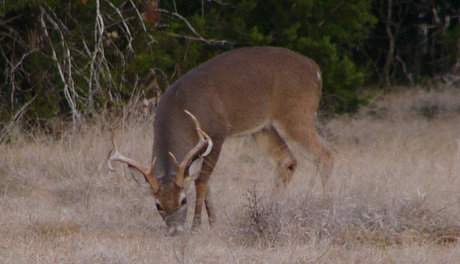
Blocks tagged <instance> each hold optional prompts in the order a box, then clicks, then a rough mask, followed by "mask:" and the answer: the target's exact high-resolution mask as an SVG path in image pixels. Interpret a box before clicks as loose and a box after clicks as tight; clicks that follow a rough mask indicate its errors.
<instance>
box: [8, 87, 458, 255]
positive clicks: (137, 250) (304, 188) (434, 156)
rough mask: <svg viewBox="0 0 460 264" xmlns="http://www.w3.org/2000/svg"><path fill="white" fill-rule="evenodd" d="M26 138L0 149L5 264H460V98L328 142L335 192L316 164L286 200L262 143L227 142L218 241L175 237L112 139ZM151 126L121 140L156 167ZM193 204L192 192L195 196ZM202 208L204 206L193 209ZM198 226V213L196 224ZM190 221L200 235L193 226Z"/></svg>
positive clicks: (352, 129)
mask: <svg viewBox="0 0 460 264" xmlns="http://www.w3.org/2000/svg"><path fill="white" fill-rule="evenodd" d="M103 127H104V126H103V125H101V124H97V125H95V124H84V125H82V126H80V127H79V128H78V129H77V130H74V131H69V132H68V133H64V134H63V135H61V136H60V138H51V137H49V136H46V135H37V134H31V133H24V132H21V131H20V129H18V130H17V132H16V133H14V137H13V138H12V140H11V142H9V143H8V144H3V145H0V263H455V262H456V261H457V260H458V259H459V258H460V246H459V245H458V239H459V237H460V90H458V89H442V90H433V91H431V92H424V91H415V90H410V91H401V92H398V93H392V94H390V95H380V96H378V97H376V99H375V101H374V102H373V106H372V107H369V108H366V109H363V110H362V112H361V113H360V114H358V115H356V116H353V117H338V118H335V119H333V120H330V121H328V122H327V123H326V124H325V126H324V128H323V130H322V131H325V132H324V134H325V137H327V138H328V141H329V142H330V145H331V146H332V147H333V149H334V151H335V153H336V167H335V171H334V177H333V179H332V180H331V182H330V186H329V188H328V189H327V190H326V191H325V192H323V190H322V189H321V184H320V180H319V177H318V176H317V175H316V169H315V167H314V166H313V165H311V163H310V162H308V161H307V160H308V158H309V156H308V155H307V154H305V153H303V152H302V151H301V149H299V148H298V147H297V146H294V148H295V154H296V156H297V157H298V159H299V161H300V162H299V163H300V166H299V168H298V171H297V172H296V174H295V176H294V178H293V180H292V182H291V184H290V185H289V186H288V187H287V188H286V190H284V191H280V192H276V191H275V190H274V189H273V185H274V184H273V183H274V176H275V175H274V171H273V168H272V167H271V164H270V162H269V161H268V160H267V159H266V158H265V157H264V156H263V155H261V154H260V152H259V150H258V149H257V146H256V145H255V143H254V142H253V141H252V140H251V139H249V138H235V139H230V140H228V142H226V144H225V146H224V150H223V152H222V156H221V159H220V161H219V163H218V166H217V168H216V170H215V173H214V175H213V177H212V182H211V184H212V193H213V196H214V202H215V207H216V210H217V217H218V221H217V224H216V226H215V228H213V229H212V230H209V228H208V226H207V225H205V224H204V225H203V226H202V228H201V229H200V230H199V231H198V232H192V233H185V234H184V235H183V236H180V237H169V236H167V235H166V232H165V230H164V223H163V222H162V220H161V218H160V217H159V216H158V214H157V213H156V212H155V209H154V207H155V206H154V200H153V198H152V197H151V195H150V190H149V188H148V186H138V185H137V184H136V183H135V182H134V181H133V180H132V179H131V176H130V174H129V172H128V171H127V170H126V168H124V167H122V166H121V165H118V166H117V167H118V172H117V173H109V171H108V170H107V168H106V164H105V157H106V155H107V151H108V150H109V148H110V142H109V138H110V135H109V132H108V131H107V130H105V129H104V128H103ZM152 133H153V132H152V126H151V124H150V123H146V122H131V123H129V122H127V123H126V124H125V125H124V126H123V127H122V128H121V129H120V130H119V132H118V135H117V140H118V142H120V146H119V148H120V149H122V150H123V152H124V153H125V154H126V155H129V156H132V157H133V158H136V159H139V160H141V161H144V162H147V161H148V160H150V152H151V150H150V147H151V144H152ZM190 195H191V196H193V195H194V194H193V192H190ZM190 204H192V202H191V203H190ZM190 213H192V212H190ZM190 220H191V219H189V223H190Z"/></svg>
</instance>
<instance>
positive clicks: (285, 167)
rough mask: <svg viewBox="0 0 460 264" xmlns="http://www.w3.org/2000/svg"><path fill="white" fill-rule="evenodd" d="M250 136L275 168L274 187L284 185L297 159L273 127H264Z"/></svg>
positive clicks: (290, 176) (295, 165) (290, 175)
mask: <svg viewBox="0 0 460 264" xmlns="http://www.w3.org/2000/svg"><path fill="white" fill-rule="evenodd" d="M252 136H253V138H254V139H255V140H256V142H257V144H258V145H259V146H260V148H261V149H262V150H263V151H264V152H265V153H266V154H267V155H268V157H269V158H270V160H271V161H272V163H273V164H274V166H275V168H276V174H277V176H276V178H275V186H276V188H279V187H280V186H286V185H287V184H288V183H289V182H290V181H291V179H292V175H293V174H294V172H295V170H296V168H297V161H296V160H295V158H294V156H293V155H292V152H291V151H290V150H289V148H288V146H287V145H286V142H285V141H284V140H283V139H282V138H281V137H280V135H279V134H278V132H276V130H275V129H274V128H273V127H267V128H264V129H262V130H261V131H259V132H257V133H255V134H253V135H252Z"/></svg>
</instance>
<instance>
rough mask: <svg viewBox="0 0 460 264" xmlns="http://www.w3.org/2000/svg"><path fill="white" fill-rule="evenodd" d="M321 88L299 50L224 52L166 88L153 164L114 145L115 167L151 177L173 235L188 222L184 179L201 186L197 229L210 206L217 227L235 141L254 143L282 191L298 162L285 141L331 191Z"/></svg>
mask: <svg viewBox="0 0 460 264" xmlns="http://www.w3.org/2000/svg"><path fill="white" fill-rule="evenodd" d="M321 88H322V81H321V72H320V69H319V67H318V66H317V65H316V63H315V62H313V61H312V60H311V59H309V58H307V57H304V56H302V55H300V54H298V53H295V52H293V51H290V50H287V49H284V48H274V47H254V48H242V49H237V50H234V51H231V52H227V53H224V54H222V55H220V56H217V57H216V58H214V59H212V60H210V61H208V62H206V63H204V64H202V65H201V66H199V67H197V68H195V69H194V70H192V71H190V72H188V73H187V74H186V75H184V76H183V77H182V78H181V79H180V80H178V81H177V82H176V83H175V84H174V85H172V86H171V87H169V88H168V89H167V90H166V92H165V94H164V95H163V97H162V99H161V100H160V102H159V104H158V106H157V109H156V115H155V118H154V142H153V153H152V162H151V166H150V167H144V166H142V165H141V164H140V163H139V162H136V161H134V160H132V159H129V158H127V157H125V156H123V155H121V154H120V153H119V152H118V150H116V147H115V142H114V141H113V145H114V146H113V148H112V150H111V151H110V153H109V157H108V165H109V168H110V169H111V170H113V167H112V165H111V162H113V161H120V162H123V163H126V164H128V167H129V168H130V169H131V171H132V172H134V173H141V174H142V175H143V177H145V179H146V180H147V181H148V183H150V186H151V187H152V190H153V194H154V196H155V198H156V207H157V209H158V212H159V213H160V214H161V216H162V217H163V219H164V220H165V222H166V225H167V226H168V231H169V233H170V234H174V233H176V232H180V231H182V230H183V228H184V227H183V226H184V223H185V221H186V212H187V197H186V195H185V190H184V189H185V186H187V185H186V184H185V182H184V181H192V180H193V181H195V189H196V202H195V215H194V219H193V228H195V227H197V226H199V225H200V224H201V211H202V206H203V203H204V205H205V206H206V211H207V213H208V219H209V224H210V225H212V224H213V223H214V221H215V214H214V210H213V207H212V203H211V193H210V191H209V186H208V181H209V178H210V176H211V173H212V171H213V169H214V167H215V165H216V162H217V160H218V158H219V154H220V151H221V148H222V144H223V143H224V140H225V138H227V137H229V136H233V135H246V134H248V135H252V136H253V137H254V139H255V140H256V142H258V144H259V145H260V146H261V148H262V149H263V150H264V151H265V152H266V154H267V155H268V156H269V157H270V159H271V160H272V162H273V163H274V165H275V167H276V172H277V180H276V186H280V185H286V184H288V183H289V181H290V180H291V177H292V175H293V173H294V171H295V169H296V165H297V161H296V160H295V158H294V156H293V154H292V153H291V151H290V150H289V147H288V145H287V143H286V142H287V141H293V142H297V143H298V144H300V145H301V146H303V147H304V148H305V149H307V150H308V151H309V152H310V153H311V154H312V155H313V157H314V163H315V164H316V166H317V168H318V170H319V172H320V173H321V177H322V184H323V187H324V186H325V185H326V183H327V181H328V179H329V177H330V176H331V173H332V168H333V163H334V158H333V154H332V152H331V150H330V149H329V148H328V147H327V146H326V145H325V144H324V143H323V142H322V140H321V139H320V138H319V136H318V134H317V131H316V129H315V124H314V123H315V112H316V110H317V108H318V104H319V102H320V99H321ZM112 140H113V135H112ZM200 165H201V170H199V172H198V173H190V171H191V170H190V167H194V168H200V167H199V166H200Z"/></svg>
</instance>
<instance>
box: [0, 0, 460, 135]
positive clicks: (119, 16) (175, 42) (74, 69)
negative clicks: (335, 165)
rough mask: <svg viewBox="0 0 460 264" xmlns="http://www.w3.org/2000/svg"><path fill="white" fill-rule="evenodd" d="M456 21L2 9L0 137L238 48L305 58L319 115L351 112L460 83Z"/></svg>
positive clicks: (380, 11) (149, 4)
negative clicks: (315, 68)
mask: <svg viewBox="0 0 460 264" xmlns="http://www.w3.org/2000/svg"><path fill="white" fill-rule="evenodd" d="M459 13H460V3H458V1H455V0H449V1H442V3H441V2H438V1H425V0H423V1H422V0H409V1H396V0H394V1H392V0H390V1H377V0H347V1H344V0H326V1H314V0H282V1H280V0H239V1H236V0H213V1H211V0H189V1H175V0H162V1H161V2H160V1H158V0H142V1H139V0H90V1H89V0H71V1H63V0H41V1H38V0H18V1H13V0H7V1H6V3H5V2H4V3H3V4H2V5H1V6H0V38H1V44H0V67H1V70H2V71H3V72H4V74H3V75H1V76H0V126H3V127H4V126H5V124H7V123H8V122H12V121H16V120H24V121H26V122H29V123H33V124H39V125H46V123H47V121H48V120H50V119H53V118H59V119H67V120H78V119H82V118H87V117H91V116H92V115H97V114H98V113H99V112H100V111H101V109H107V108H111V107H118V106H120V105H123V104H126V103H127V102H129V101H130V100H133V98H138V97H139V96H145V97H150V96H152V95H153V93H154V92H155V91H154V89H152V87H158V89H160V90H164V89H166V88H167V87H168V86H169V85H170V84H171V83H173V82H174V81H175V80H177V79H178V78H180V76H182V75H183V74H185V73H186V72H187V71H189V70H190V69H192V68H194V67H196V66H197V65H199V64H200V63H202V62H204V61H206V60H208V59H210V58H212V57H214V56H216V55H218V54H220V53H222V52H225V51H228V50H231V49H234V48H238V47H244V46H281V47H286V48H289V49H292V50H295V51H297V52H299V53H302V54H304V55H306V56H308V57H311V58H312V59H313V60H315V61H316V62H317V63H318V64H319V65H320V67H321V69H322V71H323V79H324V95H323V105H322V108H323V110H327V112H328V113H337V112H338V113H346V112H353V111H356V110H357V108H358V107H359V105H360V104H362V103H363V101H362V100H363V98H361V97H360V96H359V90H360V89H362V87H363V85H364V84H365V82H368V83H374V84H380V85H392V84H398V83H404V82H407V81H409V82H411V83H416V82H418V81H420V80H423V79H424V78H430V77H433V76H437V75H439V74H444V73H458V71H459V70H460V59H459V57H460V54H459V53H460V41H459V39H460V23H459V16H460V15H459Z"/></svg>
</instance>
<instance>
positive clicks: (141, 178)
mask: <svg viewBox="0 0 460 264" xmlns="http://www.w3.org/2000/svg"><path fill="white" fill-rule="evenodd" d="M128 168H129V172H131V176H133V179H134V180H135V181H136V183H137V184H139V185H140V184H142V183H146V182H148V181H147V178H146V176H145V175H144V173H143V172H142V171H140V170H138V169H137V168H136V167H134V166H131V165H128Z"/></svg>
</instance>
